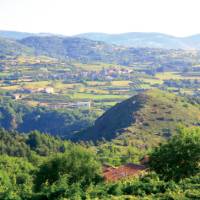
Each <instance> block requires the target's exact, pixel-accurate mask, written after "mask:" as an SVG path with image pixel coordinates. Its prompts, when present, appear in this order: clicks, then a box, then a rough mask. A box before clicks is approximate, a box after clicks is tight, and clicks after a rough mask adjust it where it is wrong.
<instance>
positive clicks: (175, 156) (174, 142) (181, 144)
mask: <svg viewBox="0 0 200 200" xmlns="http://www.w3.org/2000/svg"><path fill="white" fill-rule="evenodd" d="M199 163H200V128H179V130H178V134H177V135H175V136H174V137H172V138H171V139H170V140H169V141H168V142H167V143H166V144H162V145H160V146H159V147H158V148H156V149H155V150H154V151H153V152H152V153H151V155H150V168H151V169H152V170H155V171H156V173H158V174H159V175H160V176H161V177H162V178H164V179H166V180H169V179H174V180H176V181H179V180H180V179H182V178H185V177H190V176H191V175H195V174H196V173H197V172H198V171H199V170H200V165H199Z"/></svg>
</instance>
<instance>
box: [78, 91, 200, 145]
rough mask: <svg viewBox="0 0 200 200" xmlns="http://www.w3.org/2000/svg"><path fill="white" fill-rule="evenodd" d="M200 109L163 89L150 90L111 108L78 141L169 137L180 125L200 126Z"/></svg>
mask: <svg viewBox="0 0 200 200" xmlns="http://www.w3.org/2000/svg"><path fill="white" fill-rule="evenodd" d="M199 121H200V108H199V107H198V106H197V105H193V104H191V103H190V102H189V101H188V100H187V99H185V98H183V97H179V96H176V95H175V94H172V93H168V92H164V91H161V90H157V89H155V90H148V91H145V92H143V93H140V94H138V95H136V96H133V97H131V98H129V99H127V100H125V101H123V102H121V103H119V104H117V105H115V106H114V107H112V108H111V109H109V110H108V111H107V112H105V113H104V114H103V115H102V116H101V117H99V118H98V119H97V120H96V121H95V124H94V126H92V127H90V128H88V129H86V130H84V131H83V132H81V133H79V134H78V135H77V136H76V138H75V140H77V139H78V140H93V141H96V140H101V139H102V138H104V139H106V140H112V139H116V138H118V139H119V138H124V137H128V138H131V139H137V140H138V139H139V140H142V141H143V143H145V141H147V140H151V139H155V138H168V137H170V136H171V135H172V134H173V133H174V131H175V129H176V127H177V125H178V124H180V123H184V125H186V126H187V125H191V126H192V125H199Z"/></svg>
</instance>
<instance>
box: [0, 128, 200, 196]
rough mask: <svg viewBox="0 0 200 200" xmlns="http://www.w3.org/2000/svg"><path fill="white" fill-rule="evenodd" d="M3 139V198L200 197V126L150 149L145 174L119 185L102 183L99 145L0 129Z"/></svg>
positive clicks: (0, 178) (0, 162) (0, 174)
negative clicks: (75, 142)
mask: <svg viewBox="0 0 200 200" xmlns="http://www.w3.org/2000/svg"><path fill="white" fill-rule="evenodd" d="M0 139H1V145H0V152H1V156H0V166H1V170H0V198H1V199H7V200H8V199H9V200H28V199H30V200H44V199H52V200H53V199H59V200H61V199H62V200H63V199H74V200H77V199H152V200H153V199H166V200H167V199H199V198H200V193H199V181H200V174H199V172H200V168H199V161H200V129H199V128H184V127H182V128H179V130H178V132H177V134H175V136H173V137H172V138H171V139H170V140H168V141H167V142H165V143H163V144H162V145H160V146H158V147H157V148H153V149H152V150H151V151H149V153H148V155H149V157H150V161H149V163H148V170H147V171H146V172H145V173H143V174H141V175H140V176H136V177H133V178H129V179H124V180H121V181H117V182H106V181H105V180H104V176H103V172H102V165H103V164H104V163H103V162H102V161H101V156H102V155H101V153H99V152H101V151H102V150H103V149H104V148H103V149H102V146H101V145H100V144H99V145H97V146H94V145H92V144H89V143H81V144H74V143H71V142H67V141H63V140H60V139H58V138H54V137H52V136H49V135H46V134H41V133H39V132H36V131H35V132H31V133H29V134H25V135H24V134H19V133H16V132H7V131H5V130H1V131H0ZM105 155H106V154H105ZM130 156H131V155H130Z"/></svg>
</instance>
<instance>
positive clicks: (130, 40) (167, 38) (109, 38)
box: [0, 30, 200, 49]
mask: <svg viewBox="0 0 200 200" xmlns="http://www.w3.org/2000/svg"><path fill="white" fill-rule="evenodd" d="M43 36H44V37H46V36H49V37H51V36H54V37H63V38H64V37H67V36H64V35H60V34H52V33H26V32H17V31H3V30H0V37H4V38H7V39H15V40H22V39H25V38H27V37H43ZM72 37H78V38H85V39H89V40H95V41H102V42H106V43H108V44H114V45H120V46H126V47H135V48H147V47H148V48H163V49H200V35H199V34H197V35H191V36H188V37H175V36H172V35H168V34H163V33H158V32H128V33H120V34H107V33H98V32H97V33H95V32H91V33H82V34H78V35H74V36H72Z"/></svg>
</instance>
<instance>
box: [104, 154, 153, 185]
mask: <svg viewBox="0 0 200 200" xmlns="http://www.w3.org/2000/svg"><path fill="white" fill-rule="evenodd" d="M140 163H141V164H140V165H139V164H134V163H127V164H125V165H121V166H119V167H112V166H109V165H104V166H103V176H104V179H105V180H106V181H109V182H110V181H118V180H121V179H125V178H130V177H133V176H138V175H140V174H142V173H144V172H145V171H146V170H147V165H148V163H149V157H148V156H144V157H143V158H142V159H141V160H140Z"/></svg>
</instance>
